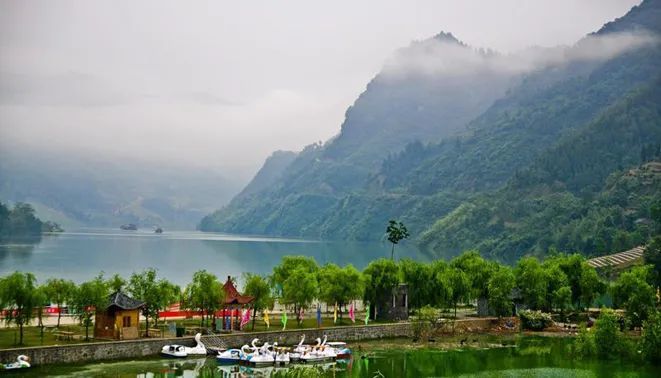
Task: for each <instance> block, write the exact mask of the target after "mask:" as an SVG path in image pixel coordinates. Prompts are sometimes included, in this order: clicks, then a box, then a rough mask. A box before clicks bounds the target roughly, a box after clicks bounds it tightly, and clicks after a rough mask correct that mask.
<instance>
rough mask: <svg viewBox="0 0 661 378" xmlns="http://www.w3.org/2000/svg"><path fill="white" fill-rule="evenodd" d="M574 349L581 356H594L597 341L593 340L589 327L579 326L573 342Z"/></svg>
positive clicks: (592, 333)
mask: <svg viewBox="0 0 661 378" xmlns="http://www.w3.org/2000/svg"><path fill="white" fill-rule="evenodd" d="M574 351H575V352H576V354H578V355H579V356H583V357H591V356H596V355H597V343H596V342H595V340H594V331H592V330H591V329H589V328H581V330H580V331H579V332H578V337H576V342H575V343H574Z"/></svg>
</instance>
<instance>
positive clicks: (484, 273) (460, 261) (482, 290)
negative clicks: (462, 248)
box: [450, 251, 495, 299]
mask: <svg viewBox="0 0 661 378" xmlns="http://www.w3.org/2000/svg"><path fill="white" fill-rule="evenodd" d="M450 265H451V266H452V267H454V268H456V269H460V270H461V271H463V272H464V273H466V276H467V277H468V279H469V281H470V287H471V290H470V293H469V298H468V299H473V298H476V299H479V298H485V299H486V298H488V297H489V277H491V275H492V274H493V271H494V269H495V264H494V263H493V262H490V261H487V260H485V259H484V258H483V257H482V256H480V253H479V252H477V251H466V252H464V253H462V254H461V255H459V256H458V257H456V258H454V259H452V261H451V262H450Z"/></svg>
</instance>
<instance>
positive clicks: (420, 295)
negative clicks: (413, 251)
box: [398, 259, 436, 310]
mask: <svg viewBox="0 0 661 378" xmlns="http://www.w3.org/2000/svg"><path fill="white" fill-rule="evenodd" d="M398 266H399V274H400V280H401V282H404V283H406V284H407V285H408V303H409V308H410V309H412V310H414V309H419V308H422V307H424V306H426V305H433V304H434V303H435V294H436V290H435V289H436V288H435V285H434V284H433V281H434V272H433V270H432V266H431V265H430V264H424V263H421V262H419V261H415V260H412V259H403V260H400V261H399V264H398Z"/></svg>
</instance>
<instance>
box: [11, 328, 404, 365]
mask: <svg viewBox="0 0 661 378" xmlns="http://www.w3.org/2000/svg"><path fill="white" fill-rule="evenodd" d="M303 334H305V337H306V344H307V343H311V344H314V339H316V338H317V337H320V338H321V337H323V335H324V334H327V335H328V339H329V340H341V341H357V340H368V339H379V338H393V337H407V336H410V335H411V324H410V323H396V324H375V325H368V326H358V327H334V328H328V329H301V330H288V331H272V332H254V333H235V334H228V335H217V336H204V337H202V342H203V343H205V344H208V345H212V344H215V343H217V342H220V343H222V345H223V346H225V347H240V346H241V345H244V344H249V343H250V342H251V341H252V339H254V338H259V339H260V340H261V341H268V342H271V343H272V342H275V341H277V342H278V344H280V345H293V344H297V343H298V342H299V341H300V339H301V337H302V335H303ZM166 344H182V345H187V346H193V345H194V344H195V341H194V340H193V338H192V337H179V338H169V339H142V340H125V341H115V342H103V343H86V344H70V345H57V346H45V347H30V348H15V349H3V350H0V361H1V362H4V363H7V362H12V361H15V360H16V357H17V356H18V355H20V354H24V355H26V356H28V357H30V360H31V362H32V363H33V364H34V365H45V364H56V363H57V364H68V363H82V362H89V361H102V360H114V359H128V358H138V357H148V356H155V355H157V354H158V353H159V352H160V351H161V348H162V347H163V345H166Z"/></svg>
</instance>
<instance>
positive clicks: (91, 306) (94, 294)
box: [72, 274, 110, 341]
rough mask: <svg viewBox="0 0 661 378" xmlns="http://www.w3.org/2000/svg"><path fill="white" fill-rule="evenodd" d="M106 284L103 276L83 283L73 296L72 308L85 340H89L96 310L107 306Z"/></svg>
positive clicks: (107, 292) (107, 291)
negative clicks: (81, 326)
mask: <svg viewBox="0 0 661 378" xmlns="http://www.w3.org/2000/svg"><path fill="white" fill-rule="evenodd" d="M109 294H110V293H109V290H108V284H107V283H106V282H105V281H104V280H103V275H101V274H99V275H98V276H97V277H96V278H94V279H92V280H90V281H87V282H83V283H82V284H80V286H78V288H77V289H76V290H75V292H74V295H73V301H72V307H73V309H74V311H75V313H76V316H77V317H78V319H80V321H81V323H82V324H83V326H85V340H86V341H87V340H89V327H90V326H91V325H92V323H93V322H92V319H93V318H94V315H95V314H96V311H97V310H101V309H105V308H106V307H107V306H108V295H109Z"/></svg>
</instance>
